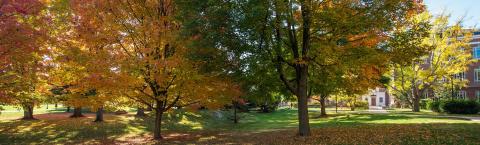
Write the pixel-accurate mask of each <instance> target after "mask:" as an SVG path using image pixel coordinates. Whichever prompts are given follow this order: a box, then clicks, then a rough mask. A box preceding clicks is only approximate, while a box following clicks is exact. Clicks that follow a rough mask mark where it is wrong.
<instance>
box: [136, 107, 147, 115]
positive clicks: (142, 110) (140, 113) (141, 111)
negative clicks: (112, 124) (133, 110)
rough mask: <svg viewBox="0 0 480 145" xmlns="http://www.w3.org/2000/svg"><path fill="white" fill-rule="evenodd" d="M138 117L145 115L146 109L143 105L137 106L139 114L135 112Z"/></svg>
mask: <svg viewBox="0 0 480 145" xmlns="http://www.w3.org/2000/svg"><path fill="white" fill-rule="evenodd" d="M135 116H137V117H145V109H143V108H142V107H138V108H137V114H135Z"/></svg>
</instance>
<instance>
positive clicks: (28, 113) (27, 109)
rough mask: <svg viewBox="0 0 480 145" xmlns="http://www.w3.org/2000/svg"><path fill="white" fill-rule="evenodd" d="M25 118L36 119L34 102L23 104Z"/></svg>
mask: <svg viewBox="0 0 480 145" xmlns="http://www.w3.org/2000/svg"><path fill="white" fill-rule="evenodd" d="M22 119H23V120H35V118H34V117H33V104H26V105H24V106H23V118H22Z"/></svg>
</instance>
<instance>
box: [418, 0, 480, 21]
mask: <svg viewBox="0 0 480 145" xmlns="http://www.w3.org/2000/svg"><path fill="white" fill-rule="evenodd" d="M424 3H425V5H427V9H428V10H429V11H430V12H431V13H432V14H433V15H439V14H441V13H442V12H446V13H447V14H451V18H450V23H452V22H455V21H457V20H458V19H459V18H461V17H463V16H465V18H464V22H463V26H465V27H474V26H476V27H477V28H480V0H424Z"/></svg>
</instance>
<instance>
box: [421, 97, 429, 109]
mask: <svg viewBox="0 0 480 145" xmlns="http://www.w3.org/2000/svg"><path fill="white" fill-rule="evenodd" d="M429 101H430V99H421V100H420V109H427V103H428V102H429Z"/></svg>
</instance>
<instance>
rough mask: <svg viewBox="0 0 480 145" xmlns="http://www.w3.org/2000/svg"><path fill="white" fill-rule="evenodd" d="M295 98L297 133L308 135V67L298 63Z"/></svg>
mask: <svg viewBox="0 0 480 145" xmlns="http://www.w3.org/2000/svg"><path fill="white" fill-rule="evenodd" d="M296 74H297V78H298V81H297V83H298V84H297V86H298V88H297V98H298V120H299V124H298V134H299V135H300V136H310V124H309V118H308V94H307V79H308V78H307V77H308V67H307V66H306V65H302V64H301V65H299V66H298V67H297V73H296Z"/></svg>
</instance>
